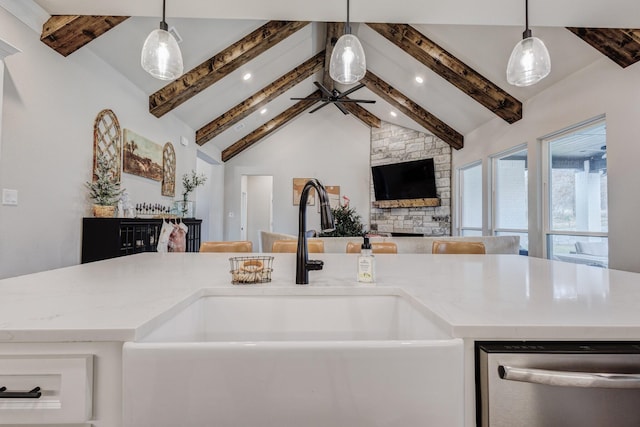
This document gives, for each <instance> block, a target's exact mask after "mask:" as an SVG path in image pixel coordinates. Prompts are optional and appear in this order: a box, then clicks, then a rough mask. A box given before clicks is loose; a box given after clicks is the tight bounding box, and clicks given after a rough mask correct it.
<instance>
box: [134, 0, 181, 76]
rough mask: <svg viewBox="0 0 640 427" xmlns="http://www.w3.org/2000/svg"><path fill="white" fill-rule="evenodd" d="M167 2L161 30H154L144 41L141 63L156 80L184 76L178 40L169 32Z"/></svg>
mask: <svg viewBox="0 0 640 427" xmlns="http://www.w3.org/2000/svg"><path fill="white" fill-rule="evenodd" d="M165 6H166V4H165V0H162V21H161V22H160V28H159V29H157V30H153V31H152V32H151V34H149V36H148V37H147V39H146V40H145V41H144V45H143V46H142V54H141V56H140V63H141V64H142V68H144V70H145V71H146V72H147V73H149V74H151V75H152V76H153V77H155V78H156V79H160V80H174V79H176V78H178V77H180V76H181V75H182V71H183V69H184V68H183V64H182V52H180V47H178V42H177V41H176V39H175V38H174V37H173V36H172V35H171V33H169V31H167V30H168V29H169V26H168V25H167V23H166V22H165V20H164V18H165Z"/></svg>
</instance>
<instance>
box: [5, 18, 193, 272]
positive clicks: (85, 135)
mask: <svg viewBox="0 0 640 427" xmlns="http://www.w3.org/2000/svg"><path fill="white" fill-rule="evenodd" d="M0 39H3V40H5V41H6V42H8V43H10V44H12V45H13V46H15V47H17V48H18V49H20V50H21V51H22V52H21V53H17V54H15V55H12V56H10V57H8V58H6V60H5V72H4V87H3V89H4V90H3V92H4V108H3V113H2V114H3V117H2V144H1V145H0V147H1V150H2V152H1V153H0V188H9V189H16V190H18V192H19V195H18V202H19V204H18V206H17V207H12V206H0V278H2V277H9V276H14V275H19V274H25V273H31V272H36V271H42V270H47V269H51V268H58V267H63V266H68V265H74V264H77V263H79V262H80V246H81V234H82V217H83V216H88V215H89V214H90V210H89V209H90V201H89V200H88V199H87V190H86V188H85V187H84V182H85V181H88V180H89V179H90V177H91V168H92V156H93V124H94V120H95V117H96V115H97V114H98V112H100V111H101V110H102V109H104V108H110V109H112V110H113V111H114V112H115V114H116V115H117V117H118V119H119V121H120V125H121V127H122V129H124V128H128V129H131V130H133V131H135V132H136V133H138V134H140V135H143V136H145V137H147V138H149V139H151V140H152V141H155V142H157V143H159V144H164V143H165V142H167V141H171V142H172V143H173V145H174V148H175V150H176V157H177V165H176V166H177V173H176V181H177V185H176V193H177V194H176V196H177V198H179V196H180V191H181V189H182V188H181V177H182V174H183V173H185V172H189V171H190V170H191V169H193V168H195V150H196V148H195V144H193V143H192V144H189V146H188V147H183V146H182V145H180V143H179V141H180V136H181V135H185V136H188V137H189V138H190V140H191V141H193V135H194V130H193V129H191V128H189V127H188V126H186V125H185V124H184V123H182V122H181V121H179V120H177V119H176V118H175V117H173V115H171V114H169V115H167V116H165V117H163V118H162V119H157V118H155V117H154V116H152V115H151V114H149V112H148V94H145V93H143V92H141V91H140V90H139V89H137V88H136V87H134V86H133V85H132V84H131V83H129V82H128V81H127V80H126V79H124V78H123V77H122V76H121V75H120V74H118V73H116V72H115V71H113V69H111V68H110V67H109V66H108V65H107V64H106V63H104V62H103V61H101V60H100V59H99V58H97V57H96V56H95V55H93V54H92V52H91V51H90V49H87V48H83V49H80V50H79V51H77V52H75V53H73V54H71V55H70V56H68V57H67V58H64V57H62V56H61V55H60V54H58V53H56V52H55V51H53V50H52V49H51V48H49V47H48V46H46V45H45V44H44V43H42V42H41V41H40V40H39V34H37V33H36V32H34V31H33V30H31V29H30V28H28V27H27V26H26V25H24V24H22V23H21V22H20V21H18V20H17V19H16V18H15V17H13V16H12V15H10V14H9V13H8V12H6V10H4V9H2V8H0ZM149 78H151V77H149ZM122 186H123V187H124V188H126V189H127V191H128V192H129V194H130V197H131V200H132V201H133V202H134V203H136V202H151V203H163V204H169V203H171V202H172V200H173V198H166V197H162V196H161V194H160V183H159V182H157V181H151V180H148V179H145V178H140V177H137V176H133V175H129V174H123V179H122Z"/></svg>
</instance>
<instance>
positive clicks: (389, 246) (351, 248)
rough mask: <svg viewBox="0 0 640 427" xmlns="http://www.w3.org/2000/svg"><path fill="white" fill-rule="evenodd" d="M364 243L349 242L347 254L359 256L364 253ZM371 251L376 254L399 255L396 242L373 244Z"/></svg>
mask: <svg viewBox="0 0 640 427" xmlns="http://www.w3.org/2000/svg"><path fill="white" fill-rule="evenodd" d="M361 248H362V243H356V242H348V243H347V253H348V254H359V253H360V252H361V251H362V249H361ZM371 251H372V252H373V253H374V254H397V253H398V245H396V244H395V243H394V242H371Z"/></svg>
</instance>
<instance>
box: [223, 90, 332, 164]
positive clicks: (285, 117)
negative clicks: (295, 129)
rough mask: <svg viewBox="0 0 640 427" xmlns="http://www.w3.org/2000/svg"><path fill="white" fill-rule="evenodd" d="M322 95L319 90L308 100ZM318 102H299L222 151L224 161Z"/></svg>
mask: <svg viewBox="0 0 640 427" xmlns="http://www.w3.org/2000/svg"><path fill="white" fill-rule="evenodd" d="M320 95H321V94H320V91H319V90H317V91H315V92H314V93H312V94H311V95H309V96H308V98H318V97H320ZM316 102H318V101H317V100H315V99H314V100H310V101H305V100H302V101H298V102H297V103H296V104H294V105H293V106H292V107H290V108H288V109H287V110H285V111H284V112H283V113H281V114H279V115H278V116H276V117H274V118H273V119H271V120H269V121H268V122H267V123H265V124H264V125H262V126H260V127H259V128H258V129H256V130H254V131H253V132H251V133H250V134H249V135H247V136H245V137H244V138H242V139H240V140H239V141H237V142H235V143H233V144H231V145H230V146H228V147H227V148H225V149H224V150H223V151H222V161H223V162H226V161H227V160H229V159H231V158H233V157H235V156H237V155H238V154H240V153H241V152H243V151H244V150H246V149H247V148H249V147H251V146H252V145H253V144H255V143H256V142H258V141H260V140H261V139H263V138H265V137H267V136H269V135H270V134H272V133H273V132H275V131H276V130H278V129H279V128H280V127H282V126H284V125H285V124H287V123H288V122H290V121H291V120H293V119H294V118H295V117H297V116H298V115H300V114H301V113H303V112H304V111H305V110H306V109H307V108H309V107H311V106H312V105H313V104H315V103H316Z"/></svg>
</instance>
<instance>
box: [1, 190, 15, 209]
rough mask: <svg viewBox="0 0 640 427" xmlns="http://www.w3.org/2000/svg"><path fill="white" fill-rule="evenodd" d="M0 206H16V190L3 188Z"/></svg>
mask: <svg viewBox="0 0 640 427" xmlns="http://www.w3.org/2000/svg"><path fill="white" fill-rule="evenodd" d="M2 204H3V205H5V206H18V190H10V189H8V188H3V189H2Z"/></svg>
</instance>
